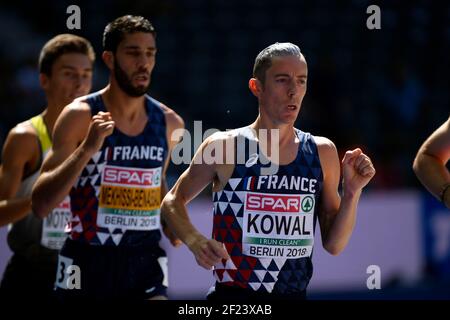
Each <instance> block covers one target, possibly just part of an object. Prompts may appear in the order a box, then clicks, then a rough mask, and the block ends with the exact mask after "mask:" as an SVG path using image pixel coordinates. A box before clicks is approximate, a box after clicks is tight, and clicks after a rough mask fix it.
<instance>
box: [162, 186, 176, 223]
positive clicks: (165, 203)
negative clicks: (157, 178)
mask: <svg viewBox="0 0 450 320" xmlns="http://www.w3.org/2000/svg"><path fill="white" fill-rule="evenodd" d="M174 201H175V197H174V195H173V194H172V193H171V192H168V193H167V194H166V195H165V197H164V199H163V200H162V202H161V215H162V216H163V217H165V216H166V215H167V213H168V212H170V208H171V207H172V206H173V202H174Z"/></svg>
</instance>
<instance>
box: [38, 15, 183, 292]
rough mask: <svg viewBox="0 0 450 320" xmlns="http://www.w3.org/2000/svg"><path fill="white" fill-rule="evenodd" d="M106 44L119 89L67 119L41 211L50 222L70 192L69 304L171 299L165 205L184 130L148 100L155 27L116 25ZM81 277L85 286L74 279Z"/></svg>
mask: <svg viewBox="0 0 450 320" xmlns="http://www.w3.org/2000/svg"><path fill="white" fill-rule="evenodd" d="M103 46H104V52H103V55H102V58H103V61H104V62H105V64H106V66H107V67H108V69H109V70H110V71H111V73H110V79H109V83H108V85H107V86H106V88H104V89H103V90H101V91H99V92H96V93H93V94H91V95H89V96H87V97H82V98H80V99H77V100H75V101H74V102H73V103H72V104H71V105H69V106H68V107H67V108H66V109H65V110H64V112H63V113H62V114H61V116H60V117H59V119H58V121H57V123H56V126H55V132H54V144H53V152H52V153H50V155H49V158H48V160H47V161H46V162H45V163H44V165H43V169H42V174H41V176H40V177H39V179H38V181H37V183H36V185H35V187H34V189H33V209H34V212H35V213H36V214H37V215H38V216H40V217H43V216H45V215H46V214H47V213H48V211H49V209H50V208H51V207H52V206H53V205H55V203H58V202H59V201H60V200H61V199H62V198H63V197H64V195H65V194H67V193H69V191H70V198H71V211H72V215H73V217H72V223H71V227H72V230H71V234H70V238H69V239H68V240H67V241H66V243H65V244H64V247H63V248H62V250H61V253H60V257H59V264H58V273H57V276H56V286H57V294H58V296H59V297H61V298H62V299H63V300H64V299H65V298H74V297H75V298H77V297H79V298H93V299H96V300H100V299H117V300H123V299H165V298H166V288H167V285H168V284H167V258H166V255H165V252H164V250H163V249H161V248H160V246H159V240H160V239H161V233H160V203H161V199H162V197H163V196H164V194H165V193H166V192H167V187H166V182H165V172H166V168H167V163H168V160H169V157H168V155H169V154H170V150H171V148H172V147H173V145H174V144H175V143H176V142H175V141H172V140H171V139H169V138H170V137H171V135H172V132H173V131H174V130H175V129H179V128H182V127H183V126H184V125H183V121H182V119H181V118H180V117H179V116H178V115H177V114H176V113H175V112H174V111H172V110H171V109H169V108H168V107H166V106H165V105H163V104H162V103H160V102H158V101H157V100H155V99H153V98H151V97H150V96H148V95H146V92H147V89H148V87H149V85H150V77H151V73H152V70H153V68H154V66H155V55H156V43H155V29H154V28H153V26H152V24H151V23H150V22H149V21H148V20H147V19H145V18H143V17H138V16H130V15H127V16H123V17H120V18H117V19H115V20H114V21H113V22H111V23H109V24H108V25H107V26H106V28H105V32H104V35H103ZM172 240H173V241H172V243H173V244H177V240H176V239H172ZM73 270H74V271H73ZM77 270H79V271H80V272H79V279H78V280H79V283H78V284H77V279H76V278H73V279H74V280H73V281H72V280H71V279H72V278H71V276H74V277H75V273H76V271H77Z"/></svg>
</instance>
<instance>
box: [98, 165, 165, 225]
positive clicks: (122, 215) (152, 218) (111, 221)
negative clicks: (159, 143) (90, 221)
mask: <svg viewBox="0 0 450 320" xmlns="http://www.w3.org/2000/svg"><path fill="white" fill-rule="evenodd" d="M160 204H161V167H159V168H152V169H142V168H132V167H117V166H111V165H106V166H105V168H104V170H103V173H102V180H101V186H100V194H99V206H98V214H97V225H99V226H100V227H106V228H121V229H122V230H140V231H150V230H156V229H159V228H160Z"/></svg>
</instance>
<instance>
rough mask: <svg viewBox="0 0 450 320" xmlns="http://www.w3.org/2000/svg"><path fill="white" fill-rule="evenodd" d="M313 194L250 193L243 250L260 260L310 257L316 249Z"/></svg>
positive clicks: (247, 197) (245, 219)
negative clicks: (313, 249) (314, 247)
mask: <svg viewBox="0 0 450 320" xmlns="http://www.w3.org/2000/svg"><path fill="white" fill-rule="evenodd" d="M314 206H315V198H314V195H313V194H301V195H299V194H267V193H256V192H247V193H246V197H245V205H244V221H243V230H242V231H243V235H242V250H243V253H244V254H245V255H248V256H251V257H256V258H286V259H297V258H303V257H309V256H310V255H311V252H312V248H313V245H314V232H313V222H314Z"/></svg>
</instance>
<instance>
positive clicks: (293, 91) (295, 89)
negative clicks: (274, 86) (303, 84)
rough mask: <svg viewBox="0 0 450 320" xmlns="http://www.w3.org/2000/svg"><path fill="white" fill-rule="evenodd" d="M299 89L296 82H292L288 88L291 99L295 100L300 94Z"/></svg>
mask: <svg viewBox="0 0 450 320" xmlns="http://www.w3.org/2000/svg"><path fill="white" fill-rule="evenodd" d="M298 91H299V88H298V86H297V84H296V83H295V81H291V82H290V84H289V88H288V96H289V98H293V97H295V96H296V95H297V94H298Z"/></svg>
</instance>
